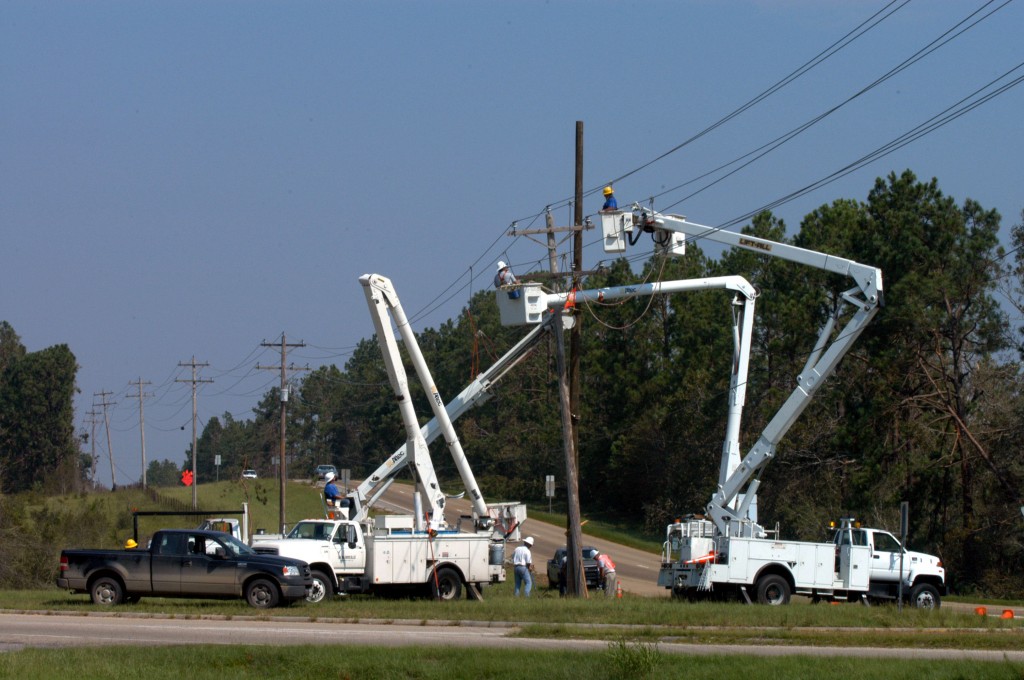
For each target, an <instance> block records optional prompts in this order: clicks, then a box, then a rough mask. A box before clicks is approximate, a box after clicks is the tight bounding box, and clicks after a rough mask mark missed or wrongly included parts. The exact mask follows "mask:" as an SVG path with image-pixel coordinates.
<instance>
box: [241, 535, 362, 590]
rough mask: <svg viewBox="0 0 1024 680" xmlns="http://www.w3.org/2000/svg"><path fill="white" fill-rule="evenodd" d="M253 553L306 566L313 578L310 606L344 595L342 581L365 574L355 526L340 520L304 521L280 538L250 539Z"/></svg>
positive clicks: (255, 537) (360, 538) (360, 545)
mask: <svg viewBox="0 0 1024 680" xmlns="http://www.w3.org/2000/svg"><path fill="white" fill-rule="evenodd" d="M252 547H253V550H255V551H256V552H257V553H260V554H263V555H283V556H287V557H293V558H296V559H300V560H302V561H304V562H307V563H308V564H309V568H310V574H311V576H312V577H313V587H312V588H311V589H310V594H309V597H308V598H307V600H308V601H310V602H320V601H321V600H323V599H324V598H325V597H326V596H327V595H329V594H333V593H335V592H344V590H345V588H344V581H345V579H346V577H350V576H360V575H362V574H363V573H364V572H365V570H366V543H365V541H364V540H363V532H362V529H361V527H360V526H359V524H357V523H355V522H349V521H344V520H325V519H304V520H302V521H300V522H298V523H297V524H296V525H295V526H294V527H292V530H291V531H290V532H289V533H288V535H287V536H285V537H284V538H271V537H268V538H263V537H261V536H259V535H257V536H254V537H253V545H252Z"/></svg>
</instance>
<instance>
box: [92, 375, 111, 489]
mask: <svg viewBox="0 0 1024 680" xmlns="http://www.w3.org/2000/svg"><path fill="white" fill-rule="evenodd" d="M112 394H113V392H107V391H106V390H104V391H102V392H93V393H92V396H94V397H99V398H100V404H101V405H102V406H103V422H104V423H106V427H107V458H108V459H109V460H110V490H111V491H114V490H116V489H117V482H116V481H114V450H113V449H111V448H110V416H109V415H108V414H107V407H108V406H113V405H114V404H116V403H117V402H116V401H107V397H109V396H110V395H112Z"/></svg>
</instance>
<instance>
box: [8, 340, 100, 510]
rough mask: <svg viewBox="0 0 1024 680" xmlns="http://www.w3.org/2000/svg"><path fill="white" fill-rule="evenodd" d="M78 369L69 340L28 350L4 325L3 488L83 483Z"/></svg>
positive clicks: (53, 488) (55, 488)
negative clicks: (77, 411) (77, 407)
mask: <svg viewBox="0 0 1024 680" xmlns="http://www.w3.org/2000/svg"><path fill="white" fill-rule="evenodd" d="M77 370H78V365H77V363H76V362H75V356H74V354H72V353H71V350H70V349H69V348H68V347H67V345H55V346H53V347H49V348H47V349H44V350H41V351H39V352H26V351H25V348H24V347H23V346H22V345H21V343H20V340H19V339H18V336H17V334H16V333H15V332H14V329H13V328H12V327H11V326H10V324H8V323H7V322H3V323H2V325H0V492H3V493H13V492H18V491H25V490H28V489H34V488H38V489H42V490H45V491H47V492H51V493H66V492H68V491H71V490H74V489H77V488H79V487H80V482H81V479H80V475H79V473H78V466H79V464H80V460H79V458H80V451H79V448H78V440H77V439H76V438H75V435H74V407H73V404H72V398H73V396H74V393H75V374H76V372H77Z"/></svg>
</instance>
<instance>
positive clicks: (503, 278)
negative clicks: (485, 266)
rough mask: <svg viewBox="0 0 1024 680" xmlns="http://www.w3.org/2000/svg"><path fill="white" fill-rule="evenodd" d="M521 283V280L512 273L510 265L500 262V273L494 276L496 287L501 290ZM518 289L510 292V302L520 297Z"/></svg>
mask: <svg viewBox="0 0 1024 680" xmlns="http://www.w3.org/2000/svg"><path fill="white" fill-rule="evenodd" d="M517 283H519V279H517V278H516V275H515V274H513V273H512V270H511V269H509V267H508V265H507V264H505V263H504V262H502V261H500V260H499V261H498V272H497V273H496V274H495V275H494V287H495V288H501V287H502V286H514V285H515V284H517ZM520 294H521V293H520V291H519V289H518V288H513V289H511V290H509V291H508V299H509V300H518V299H519V296H520Z"/></svg>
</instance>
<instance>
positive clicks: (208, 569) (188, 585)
mask: <svg viewBox="0 0 1024 680" xmlns="http://www.w3.org/2000/svg"><path fill="white" fill-rule="evenodd" d="M187 548H188V554H187V555H185V556H184V557H183V558H182V560H181V594H182V595H203V594H208V593H212V594H220V595H224V594H227V593H231V592H233V591H234V589H235V580H236V579H237V578H238V560H237V559H235V558H234V554H233V553H232V552H230V551H228V549H227V548H226V547H225V546H224V544H223V543H221V542H220V541H218V540H217V539H215V538H213V537H212V536H204V535H203V534H189V535H188V542H187ZM218 549H219V550H218Z"/></svg>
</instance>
